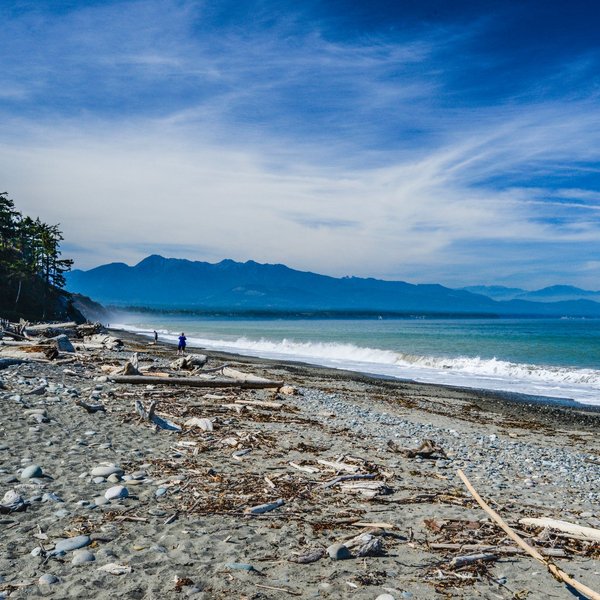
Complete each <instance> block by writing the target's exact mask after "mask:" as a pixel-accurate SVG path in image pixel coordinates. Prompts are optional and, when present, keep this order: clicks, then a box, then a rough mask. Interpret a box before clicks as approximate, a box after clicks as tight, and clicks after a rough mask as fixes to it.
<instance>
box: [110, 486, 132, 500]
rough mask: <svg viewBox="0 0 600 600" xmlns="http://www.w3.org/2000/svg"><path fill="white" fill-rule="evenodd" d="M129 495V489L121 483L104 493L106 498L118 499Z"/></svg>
mask: <svg viewBox="0 0 600 600" xmlns="http://www.w3.org/2000/svg"><path fill="white" fill-rule="evenodd" d="M128 496H129V490H128V489H127V488H126V487H124V486H122V485H115V486H113V487H111V488H109V489H108V490H106V492H105V493H104V497H105V498H106V499H107V500H120V499H122V498H127V497H128Z"/></svg>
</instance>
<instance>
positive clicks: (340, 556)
mask: <svg viewBox="0 0 600 600" xmlns="http://www.w3.org/2000/svg"><path fill="white" fill-rule="evenodd" d="M327 554H328V555H329V558H332V559H333V560H345V559H347V558H352V554H350V550H348V548H347V547H346V546H344V544H332V545H331V546H329V548H327Z"/></svg>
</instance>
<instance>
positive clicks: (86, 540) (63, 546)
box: [52, 535, 92, 554]
mask: <svg viewBox="0 0 600 600" xmlns="http://www.w3.org/2000/svg"><path fill="white" fill-rule="evenodd" d="M91 541H92V540H91V539H90V537H89V536H88V535H77V536H75V537H72V538H62V539H60V540H58V541H57V542H56V545H55V546H54V550H53V551H52V554H59V553H61V552H72V551H73V550H78V549H79V548H84V547H85V546H89V544H90V543H91Z"/></svg>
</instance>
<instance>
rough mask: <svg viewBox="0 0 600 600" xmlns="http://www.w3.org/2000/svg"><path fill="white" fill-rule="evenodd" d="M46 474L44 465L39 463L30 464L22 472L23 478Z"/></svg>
mask: <svg viewBox="0 0 600 600" xmlns="http://www.w3.org/2000/svg"><path fill="white" fill-rule="evenodd" d="M43 474H44V472H43V471H42V467H40V466H39V465H29V466H28V467H26V468H25V469H23V472H22V473H21V479H32V478H34V477H41V476H42V475H43Z"/></svg>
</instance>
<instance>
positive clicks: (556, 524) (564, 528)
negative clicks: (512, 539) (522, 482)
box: [519, 518, 600, 542]
mask: <svg viewBox="0 0 600 600" xmlns="http://www.w3.org/2000/svg"><path fill="white" fill-rule="evenodd" d="M519 523H520V524H521V525H525V526H526V527H546V528H547V529H551V530H554V531H560V532H562V533H568V534H569V535H572V536H574V537H576V538H577V539H578V540H583V541H586V542H600V529H594V528H592V527H582V526H581V525H575V524H574V523H567V521H559V520H558V519H548V518H541V519H519Z"/></svg>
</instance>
